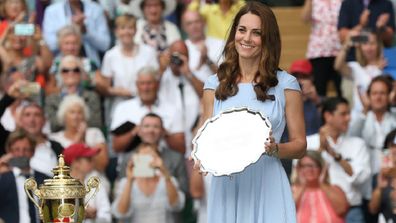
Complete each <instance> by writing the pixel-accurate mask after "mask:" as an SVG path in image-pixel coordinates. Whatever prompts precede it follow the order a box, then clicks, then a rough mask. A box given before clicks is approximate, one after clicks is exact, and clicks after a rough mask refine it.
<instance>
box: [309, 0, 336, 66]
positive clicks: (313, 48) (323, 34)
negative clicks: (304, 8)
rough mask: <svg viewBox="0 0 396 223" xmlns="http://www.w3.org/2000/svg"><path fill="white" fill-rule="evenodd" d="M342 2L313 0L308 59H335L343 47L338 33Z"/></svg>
mask: <svg viewBox="0 0 396 223" xmlns="http://www.w3.org/2000/svg"><path fill="white" fill-rule="evenodd" d="M341 2H342V0H312V12H311V34H310V36H309V41H308V49H307V54H306V57H307V58H309V59H313V58H318V57H334V56H337V53H338V51H339V49H340V47H341V44H340V40H339V37H338V31H337V22H338V14H339V11H340V7H341Z"/></svg>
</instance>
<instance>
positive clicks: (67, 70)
mask: <svg viewBox="0 0 396 223" xmlns="http://www.w3.org/2000/svg"><path fill="white" fill-rule="evenodd" d="M70 72H73V73H80V68H79V67H75V68H70V69H69V68H62V69H61V73H62V74H66V73H70Z"/></svg>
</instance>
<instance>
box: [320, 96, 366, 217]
mask: <svg viewBox="0 0 396 223" xmlns="http://www.w3.org/2000/svg"><path fill="white" fill-rule="evenodd" d="M322 118H323V122H324V125H323V126H322V127H321V128H320V134H319V136H320V137H319V138H320V146H319V151H321V152H322V157H323V159H324V160H325V161H326V163H327V164H328V165H329V179H330V184H332V185H337V186H339V187H340V188H341V189H342V190H343V191H344V193H345V194H346V197H347V199H348V203H349V205H350V207H351V208H350V209H349V211H348V212H347V214H346V217H345V220H346V222H347V223H352V222H365V221H364V213H363V210H362V195H363V194H362V192H361V190H360V188H361V187H362V185H363V184H364V182H366V181H367V179H368V178H369V177H370V174H371V170H370V160H369V153H368V150H367V147H366V144H365V142H364V141H363V140H362V139H360V138H358V137H351V136H347V135H344V134H345V133H346V132H347V131H348V124H349V121H350V112H349V105H348V101H347V100H346V99H344V98H328V99H327V100H326V101H324V102H323V106H322Z"/></svg>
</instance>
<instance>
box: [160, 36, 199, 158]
mask: <svg viewBox="0 0 396 223" xmlns="http://www.w3.org/2000/svg"><path fill="white" fill-rule="evenodd" d="M169 52H170V54H171V58H170V63H169V65H168V67H167V69H166V70H165V71H164V73H163V74H162V77H161V83H160V91H159V97H160V100H161V101H163V102H164V103H167V104H172V105H173V106H174V108H176V109H177V110H178V111H181V113H180V114H179V115H180V116H181V117H182V118H183V123H184V126H183V129H184V136H185V137H186V140H185V141H186V149H187V150H186V156H189V155H190V153H191V140H192V129H193V128H194V127H195V125H197V122H198V118H199V112H200V109H199V108H200V98H201V97H202V93H203V83H202V81H200V80H199V79H198V77H197V76H196V75H195V73H194V72H192V71H191V70H190V68H189V64H188V61H189V55H188V49H187V46H186V44H185V43H184V41H182V40H178V41H175V42H174V43H172V45H171V46H170V47H169Z"/></svg>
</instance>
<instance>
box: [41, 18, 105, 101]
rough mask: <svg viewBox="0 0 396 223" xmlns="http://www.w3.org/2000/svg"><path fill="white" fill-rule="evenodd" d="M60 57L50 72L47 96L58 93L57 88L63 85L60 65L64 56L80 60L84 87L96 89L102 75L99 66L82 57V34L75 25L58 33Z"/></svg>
mask: <svg viewBox="0 0 396 223" xmlns="http://www.w3.org/2000/svg"><path fill="white" fill-rule="evenodd" d="M57 38H58V47H59V51H60V52H59V55H58V56H57V57H55V59H54V61H53V63H52V65H51V69H50V71H49V73H50V75H49V80H50V81H49V86H48V87H49V90H48V91H47V94H48V93H49V94H51V93H53V92H54V91H56V87H59V86H60V85H62V77H61V76H60V75H59V74H60V73H59V65H60V62H61V60H62V58H63V57H64V56H68V55H72V56H75V57H78V58H80V60H81V62H82V64H83V66H82V67H83V68H84V71H85V72H84V76H83V77H82V81H83V83H82V84H83V87H84V88H87V89H92V88H94V87H95V84H96V78H97V76H98V75H99V74H100V70H99V68H98V64H96V63H95V62H94V61H93V60H91V59H89V58H88V57H86V56H82V55H81V42H82V40H81V32H80V30H79V29H78V27H77V26H75V25H66V26H64V27H63V28H62V29H60V30H59V31H58V33H57Z"/></svg>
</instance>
